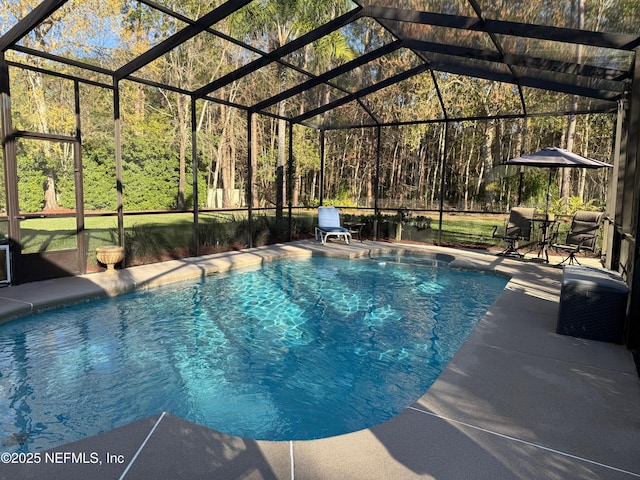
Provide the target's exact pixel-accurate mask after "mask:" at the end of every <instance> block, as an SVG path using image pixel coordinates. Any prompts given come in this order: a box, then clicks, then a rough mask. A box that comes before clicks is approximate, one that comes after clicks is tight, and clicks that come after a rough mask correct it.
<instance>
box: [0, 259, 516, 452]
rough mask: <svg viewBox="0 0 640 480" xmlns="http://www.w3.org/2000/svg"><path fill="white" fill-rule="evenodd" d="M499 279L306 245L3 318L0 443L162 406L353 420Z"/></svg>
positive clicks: (312, 427) (210, 418)
mask: <svg viewBox="0 0 640 480" xmlns="http://www.w3.org/2000/svg"><path fill="white" fill-rule="evenodd" d="M440 260H442V259H439V261H440ZM436 265H441V264H440V263H436ZM506 281H507V280H506V278H504V277H500V276H496V275H492V274H488V273H482V272H470V271H461V270H456V269H449V268H442V267H441V266H434V264H433V262H432V261H431V259H428V258H427V259H425V257H420V258H418V257H415V258H413V257H401V258H397V257H395V256H394V257H388V256H387V257H384V256H383V257H378V258H373V259H360V260H345V259H337V258H324V257H313V258H309V259H298V260H282V261H276V262H273V263H270V264H267V265H266V266H265V267H264V268H256V269H251V270H244V271H234V272H230V273H228V274H219V275H214V276H211V277H208V278H206V279H204V280H202V281H198V282H189V283H181V284H178V285H173V286H170V287H162V288H158V289H154V290H151V291H146V292H138V293H135V294H129V295H124V296H122V297H118V298H112V299H105V300H100V301H97V302H92V303H89V304H82V305H76V306H73V307H68V308H64V309H61V310H56V311H50V312H46V313H43V314H38V315H33V316H32V317H29V318H25V319H22V320H19V321H16V322H11V323H8V324H5V325H2V326H0V442H2V446H3V450H9V451H35V450H40V449H45V448H50V447H53V446H56V445H60V444H63V443H67V442H70V441H74V440H78V439H80V438H84V437H86V436H89V435H93V434H97V433H99V432H103V431H106V430H110V429H112V428H115V427H118V426H121V425H124V424H127V423H130V422H132V421H135V420H139V419H142V418H146V417H149V416H151V415H154V414H157V413H159V412H162V411H167V412H170V413H172V414H174V415H177V416H181V417H183V418H186V419H188V420H190V421H193V422H196V423H200V424H203V425H206V426H209V427H211V428H215V429H217V430H220V431H223V432H225V433H230V434H233V435H238V436H243V437H249V438H254V439H269V440H294V439H311V438H320V437H326V436H332V435H338V434H341V433H346V432H350V431H354V430H359V429H362V428H366V427H369V426H371V425H373V424H377V423H380V422H382V421H384V420H386V419H388V418H391V417H392V416H394V415H395V414H397V413H398V412H399V411H401V410H402V409H403V408H405V407H406V406H408V405H410V404H411V403H412V402H413V401H415V400H416V399H417V398H418V397H419V396H420V395H421V394H422V393H423V392H424V391H425V390H426V389H427V388H428V387H429V386H430V385H431V383H433V381H434V380H435V379H436V378H437V376H438V375H439V374H440V372H441V371H442V370H443V369H444V367H445V366H446V364H447V363H448V361H449V360H450V358H451V357H452V356H453V354H454V353H455V352H456V351H457V350H458V348H459V347H460V345H461V344H462V342H463V341H464V339H465V338H466V336H467V335H468V334H469V332H470V331H471V330H472V329H473V327H474V326H475V324H476V322H477V321H478V319H479V318H481V316H482V315H483V314H484V313H485V312H486V310H487V309H488V307H489V305H490V304H491V303H492V302H493V300H494V299H495V297H496V296H497V295H498V294H499V293H500V291H501V290H502V289H503V288H504V286H505V284H506Z"/></svg>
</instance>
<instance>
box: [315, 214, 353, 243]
mask: <svg viewBox="0 0 640 480" xmlns="http://www.w3.org/2000/svg"><path fill="white" fill-rule="evenodd" d="M315 234H316V240H318V236H320V241H321V242H322V244H323V245H325V244H326V242H327V238H328V237H330V236H334V237H338V238H339V239H342V240H344V241H345V242H347V245H349V242H350V241H351V232H349V230H348V229H346V228H344V227H342V226H340V212H339V211H338V209H337V208H335V207H318V226H317V227H316V231H315Z"/></svg>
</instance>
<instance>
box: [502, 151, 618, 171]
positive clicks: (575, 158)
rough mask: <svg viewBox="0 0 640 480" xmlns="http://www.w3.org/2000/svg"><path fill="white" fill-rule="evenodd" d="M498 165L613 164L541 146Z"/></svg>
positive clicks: (579, 166)
mask: <svg viewBox="0 0 640 480" xmlns="http://www.w3.org/2000/svg"><path fill="white" fill-rule="evenodd" d="M500 165H524V166H526V167H541V168H571V167H573V168H607V167H608V168H611V167H612V166H613V165H609V164H608V163H604V162H601V161H599V160H594V159H592V158H587V157H583V156H582V155H578V154H577V153H573V152H570V151H569V150H565V149H564V148H556V147H550V148H543V149H542V150H540V151H538V152H534V153H528V154H527V155H523V156H521V157H516V158H512V159H511V160H507V161H506V162H502V163H501V164H500Z"/></svg>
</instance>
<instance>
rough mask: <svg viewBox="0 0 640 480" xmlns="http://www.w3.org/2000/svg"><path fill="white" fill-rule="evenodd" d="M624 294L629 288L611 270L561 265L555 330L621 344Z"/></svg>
mask: <svg viewBox="0 0 640 480" xmlns="http://www.w3.org/2000/svg"><path fill="white" fill-rule="evenodd" d="M628 296H629V287H628V286H627V284H626V283H625V282H624V281H623V280H622V277H620V276H619V275H617V274H615V273H613V272H610V271H607V270H602V269H598V268H592V267H583V266H573V265H568V266H566V267H564V271H563V273H562V289H561V291H560V310H559V311H558V323H557V326H556V333H560V334H562V335H571V336H573V337H580V338H589V339H592V340H600V341H602V342H614V343H621V342H622V337H623V333H624V322H625V316H626V311H627V297H628Z"/></svg>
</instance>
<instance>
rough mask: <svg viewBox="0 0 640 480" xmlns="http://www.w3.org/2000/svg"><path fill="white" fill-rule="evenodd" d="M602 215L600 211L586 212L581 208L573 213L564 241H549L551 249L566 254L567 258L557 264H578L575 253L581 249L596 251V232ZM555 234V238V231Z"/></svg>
mask: <svg viewBox="0 0 640 480" xmlns="http://www.w3.org/2000/svg"><path fill="white" fill-rule="evenodd" d="M603 215H604V214H603V213H602V212H586V211H583V210H579V211H577V212H576V213H575V214H574V215H573V218H572V219H571V227H569V233H567V238H566V240H565V242H564V243H551V248H552V249H553V250H556V251H558V250H562V251H563V252H565V253H567V254H568V256H567V258H565V259H564V260H562V261H561V262H560V263H558V265H563V264H564V263H565V262H568V264H569V265H573V264H574V263H577V264H578V265H580V262H579V261H578V259H577V258H576V253H578V252H580V251H581V250H588V251H590V252H595V251H596V241H597V240H598V232H599V231H600V222H601V221H602V217H603ZM555 236H556V238H557V236H558V234H557V232H556V235H555Z"/></svg>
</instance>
